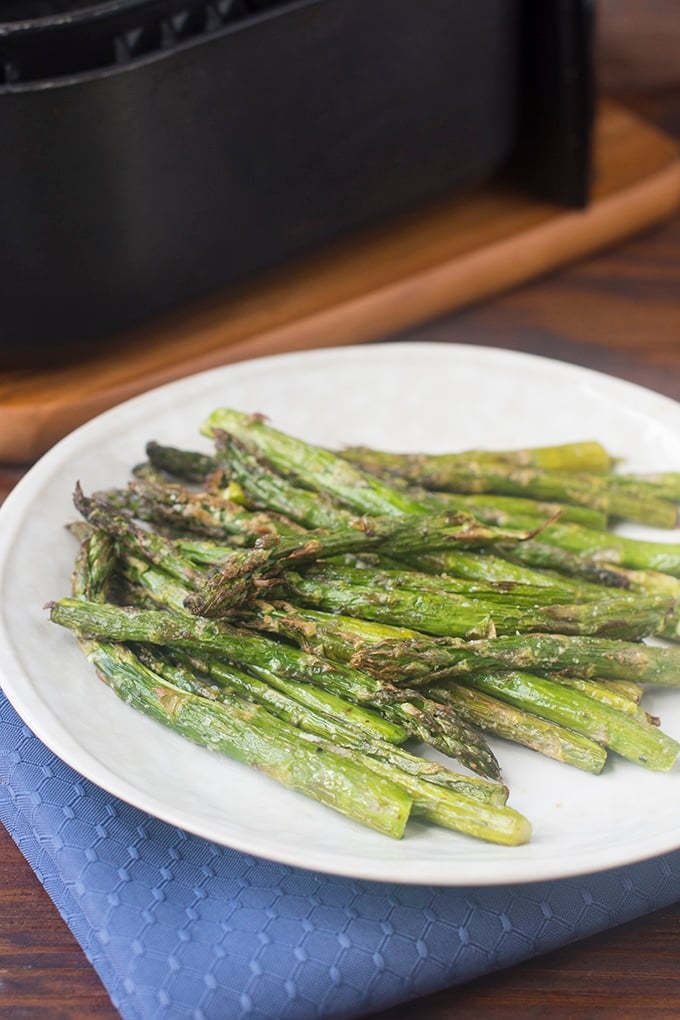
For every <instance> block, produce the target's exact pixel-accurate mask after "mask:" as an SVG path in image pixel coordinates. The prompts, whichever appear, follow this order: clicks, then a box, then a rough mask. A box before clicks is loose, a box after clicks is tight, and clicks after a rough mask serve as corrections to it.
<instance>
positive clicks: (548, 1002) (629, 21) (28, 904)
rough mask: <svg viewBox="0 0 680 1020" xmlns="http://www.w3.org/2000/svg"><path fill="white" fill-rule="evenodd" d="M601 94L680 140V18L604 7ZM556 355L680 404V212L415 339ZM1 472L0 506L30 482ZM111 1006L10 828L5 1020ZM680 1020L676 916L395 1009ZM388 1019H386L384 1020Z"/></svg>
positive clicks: (675, 13) (106, 1011) (0, 1001)
mask: <svg viewBox="0 0 680 1020" xmlns="http://www.w3.org/2000/svg"><path fill="white" fill-rule="evenodd" d="M600 17H601V23H602V24H601V56H600V64H601V72H602V82H603V87H604V88H605V89H606V90H607V91H608V92H609V93H610V94H613V95H615V96H616V97H617V98H619V99H622V100H624V101H625V102H627V103H628V105H629V106H630V107H632V108H634V109H636V110H637V111H638V112H640V113H642V114H643V115H645V116H646V117H647V118H648V119H650V120H651V121H654V122H655V123H657V124H658V125H659V126H660V127H662V128H663V129H664V130H666V131H667V132H668V133H670V134H673V135H675V136H676V137H678V139H680V10H677V8H676V5H674V4H673V3H668V2H667V0H602V4H601V9H600ZM415 337H418V338H421V339H428V340H440V341H448V342H456V343H474V344H490V345H494V346H498V347H512V348H516V349H518V350H523V351H529V352H532V353H537V354H543V355H548V356H550V357H555V358H560V359H562V360H564V361H568V362H573V363H576V364H579V365H586V366H589V367H592V368H596V369H599V370H602V371H605V372H609V373H610V374H612V375H615V376H620V377H623V378H626V379H631V380H633V381H636V382H639V383H641V384H643V385H645V386H648V387H650V388H651V389H654V390H657V391H658V392H660V393H664V394H666V395H668V396H670V397H673V398H675V399H680V212H679V213H678V214H677V215H676V216H675V217H674V218H673V219H672V220H671V221H669V222H667V223H665V224H664V225H662V226H660V227H657V228H655V229H654V230H652V231H650V232H649V233H647V234H646V235H644V236H641V237H637V238H636V239H634V240H631V241H629V242H628V243H625V244H622V245H619V246H617V247H616V248H614V249H612V250H611V251H608V252H605V253H603V254H600V255H598V256H596V257H593V258H590V259H588V260H586V261H584V262H581V263H579V264H578V265H575V266H573V267H570V268H568V269H565V270H562V271H561V272H559V273H556V274H554V275H552V276H550V277H548V278H545V279H542V280H540V281H538V282H536V283H533V284H531V285H529V286H525V287H522V288H521V289H518V290H516V291H514V292H512V293H510V294H507V295H505V296H502V297H499V298H497V299H495V300H492V301H488V302H486V303H484V304H483V305H481V306H479V307H475V308H473V309H470V310H468V311H466V312H463V313H459V314H457V315H455V316H451V317H448V318H447V319H445V320H442V321H439V322H436V323H432V324H429V325H427V326H423V327H422V328H420V329H419V330H417V331H415V332H412V333H411V334H410V338H415ZM21 474H22V470H21V469H19V468H15V467H12V468H3V467H2V466H0V499H1V498H3V497H4V496H5V495H6V494H7V493H8V492H9V491H10V490H11V488H12V487H13V485H15V484H16V482H17V481H18V480H19V478H20V477H21ZM117 1015H118V1014H117V1012H116V1011H115V1010H114V1009H113V1007H112V1005H111V1003H110V1000H109V998H108V995H107V994H106V992H105V991H104V989H103V988H102V986H101V984H100V982H99V979H98V977H97V975H96V974H95V972H94V971H93V970H92V968H91V967H90V965H89V964H88V962H87V960H86V959H85V957H84V955H83V953H82V951H81V950H80V948H79V946H78V945H77V943H76V942H75V940H74V939H73V937H72V936H71V934H70V932H69V931H68V929H67V928H66V926H65V925H64V923H63V922H62V920H61V918H60V917H59V915H58V913H57V911H56V909H55V908H54V906H53V905H52V903H51V901H50V900H49V898H48V896H47V894H46V893H45V892H44V891H43V889H42V887H41V886H40V884H39V883H38V880H37V879H36V878H35V876H34V875H33V873H32V871H31V869H30V868H29V866H28V865H27V863H26V862H25V860H24V859H23V857H22V856H21V854H20V853H19V851H18V850H17V849H16V847H15V845H14V843H13V842H12V840H11V839H10V837H9V836H8V835H7V833H6V832H5V831H4V829H1V827H0V1016H2V1017H3V1018H5V1020H20V1018H21V1020H24V1018H26V1020H29V1018H34V1017H49V1018H50V1020H114V1018H115V1017H117ZM478 1015H483V1016H484V1017H485V1018H486V1020H493V1018H499V1017H515V1016H522V1017H523V1018H525V1020H528V1018H532V1017H545V1016H546V1015H550V1016H552V1017H554V1018H555V1020H566V1018H572V1017H573V1018H576V1017H587V1018H588V1020H593V1018H596V1020H639V1018H640V1017H642V1016H645V1017H653V1018H662V1017H668V1018H677V1017H678V1016H679V1015H680V904H679V905H678V906H677V907H673V908H670V909H667V910H663V911H660V912H658V913H656V914H652V915H650V916H647V917H645V918H643V919H640V920H638V921H636V922H633V923H630V924H627V925H623V926H621V927H620V928H617V929H614V930H610V931H608V932H606V933H605V934H602V935H599V936H597V937H594V938H591V939H588V940H587V941H583V942H580V943H577V944H576V945H574V946H571V947H568V948H565V949H562V950H560V951H557V952H553V953H550V954H549V955H546V956H544V957H541V958H539V959H536V960H533V961H530V962H527V963H525V964H522V965H519V966H516V967H513V968H511V969H509V970H505V971H502V972H500V973H499V974H496V975H493V976H490V977H487V978H485V979H483V980H479V981H476V982H474V983H471V984H468V985H466V986H464V987H462V988H457V989H455V990H453V991H450V992H442V993H440V994H437V995H433V996H430V997H428V998H427V999H423V1000H420V1001H419V1002H418V1003H411V1004H409V1005H406V1006H404V1007H402V1008H401V1009H396V1010H390V1011H389V1020H407V1018H412V1017H414V1016H420V1017H428V1018H429V1020H453V1017H454V1016H455V1017H456V1020H460V1018H465V1017H476V1016H478ZM387 1017H388V1014H383V1018H384V1020H387Z"/></svg>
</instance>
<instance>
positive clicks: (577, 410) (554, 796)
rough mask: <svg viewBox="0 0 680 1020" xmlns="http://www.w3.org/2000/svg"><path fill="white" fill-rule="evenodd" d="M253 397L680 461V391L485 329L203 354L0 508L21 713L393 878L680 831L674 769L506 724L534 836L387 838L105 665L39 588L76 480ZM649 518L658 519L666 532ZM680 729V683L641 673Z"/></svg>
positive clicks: (326, 427) (679, 780)
mask: <svg viewBox="0 0 680 1020" xmlns="http://www.w3.org/2000/svg"><path fill="white" fill-rule="evenodd" d="M219 405H230V406H233V407H236V408H239V409H241V410H245V411H261V412H264V413H266V414H268V415H269V416H270V418H271V419H272V421H273V423H274V424H275V425H277V426H278V427H280V428H283V429H286V430H289V431H291V432H293V433H296V434H299V435H301V436H304V437H306V438H309V439H311V440H313V441H316V442H318V443H322V444H331V445H342V444H347V443H370V444H374V445H383V446H385V447H390V448H392V449H397V450H398V449H409V448H410V449H412V450H417V449H431V450H445V449H447V448H448V449H461V448H466V447H475V446H476V447H479V446H484V445H489V446H495V447H499V446H503V447H511V446H519V445H537V444H546V443H552V442H558V441H566V440H575V439H586V438H596V439H599V440H601V441H602V442H603V443H604V444H605V445H606V446H608V447H609V448H610V449H611V450H612V451H614V452H615V453H617V454H619V455H622V456H625V457H626V466H627V467H629V468H630V469H634V470H644V469H649V470H652V469H657V468H678V467H679V466H680V408H679V406H678V405H677V404H675V403H674V402H672V401H670V400H668V399H665V398H663V397H660V396H658V395H656V394H654V393H651V392H649V391H646V390H644V389H641V388H639V387H636V386H633V385H631V384H628V383H624V382H621V381H618V380H615V379H612V378H609V377H607V376H604V375H601V374H598V373H594V372H591V371H586V370H583V369H580V368H576V367H573V366H568V365H564V364H561V363H559V362H556V361H550V360H547V359H542V358H536V357H533V356H528V355H523V354H517V353H513V352H507V351H500V350H494V349H490V348H475V347H468V346H454V345H450V346H449V345H438V344H383V345H375V346H363V347H356V348H341V349H336V350H320V351H314V352H311V353H304V354H290V355H283V356H279V357H274V358H264V359H260V360H256V361H251V362H245V363H241V364H238V365H236V366H230V367H225V368H222V369H217V370H213V371H210V372H206V373H203V374H200V375H197V376H194V377H191V378H188V379H185V380H182V381H180V382H177V383H173V384H171V385H169V386H165V387H162V388H160V389H157V390H155V391H153V392H151V393H148V394H146V395H144V396H142V397H138V398H136V399H134V400H131V401H128V402H127V403H125V404H123V405H121V406H120V407H117V408H115V409H113V410H111V411H109V412H107V413H106V414H103V415H101V416H100V417H98V418H97V419H95V420H94V421H92V422H90V423H89V424H87V425H85V426H83V427H82V428H80V429H78V430H77V431H75V432H74V433H72V434H71V435H70V436H68V437H67V438H66V439H64V440H63V441H62V442H60V443H59V444H58V445H57V446H55V447H54V448H53V449H52V450H51V451H50V452H49V453H48V454H46V455H45V456H44V457H43V458H42V460H41V461H40V462H39V463H38V464H37V465H36V466H35V467H34V468H33V469H32V470H31V471H30V472H29V473H28V474H27V475H26V476H25V478H24V479H23V480H22V481H21V483H20V484H19V485H18V486H17V487H16V489H15V490H14V491H13V492H12V493H11V495H10V496H9V498H8V499H7V501H6V502H5V504H4V506H3V507H2V510H1V511H0V607H1V608H0V663H1V665H0V675H1V678H2V686H3V688H4V690H5V692H6V694H7V697H8V698H9V699H10V701H11V702H12V703H13V705H14V706H15V708H16V709H17V711H18V712H19V714H20V715H21V716H22V718H23V719H24V721H25V722H26V723H27V724H28V725H29V726H30V727H31V728H32V729H33V731H34V732H35V733H36V735H37V736H38V737H39V738H40V739H41V740H42V741H44V743H45V744H47V745H48V747H50V748H51V749H52V751H54V753H55V754H57V755H58V756H59V757H60V758H62V759H63V760H64V761H66V762H67V763H68V764H69V765H71V766H73V768H75V769H76V770H77V771H78V772H80V773H81V774H83V775H84V776H87V777H88V778H89V779H91V780H93V781H94V782H95V783H97V784H99V786H101V787H103V788H104V789H106V790H108V791H109V792H111V793H112V794H114V795H116V796H118V797H121V798H122V799H123V800H125V801H128V802H130V803H131V804H134V805H136V806H137V807H139V808H141V809H143V810H144V811H147V812H149V813H150V814H152V815H155V816H157V817H159V818H161V819H164V820H165V821H167V822H170V823H172V824H174V825H177V826H180V827H182V828H184V829H186V830H189V831H191V832H194V833H197V834H199V835H201V836H204V837H206V838H208V839H211V840H214V841H216V842H218V843H220V844H224V845H226V846H230V847H234V848H236V849H239V850H242V851H245V852H249V853H253V854H257V855H260V856H262V857H265V858H269V859H272V860H277V861H281V862H286V863H289V864H293V865H298V866H300V867H304V868H311V869H315V870H319V871H324V872H329V873H335V874H341V875H348V876H355V877H359V878H366V879H377V880H384V881H396V882H408V883H425V884H440V885H488V884H497V883H512V882H525V881H538V880H540V879H551V878H558V877H565V876H570V875H575V874H582V873H585V872H590V871H596V870H600V869H604V868H608V867H613V866H616V865H623V864H626V863H629V862H632V861H636V860H640V859H644V858H647V857H650V856H653V855H656V854H660V853H662V852H666V851H670V850H673V849H675V848H677V847H680V808H679V807H678V805H679V804H680V770H679V768H678V766H677V765H676V767H675V768H674V769H673V770H672V772H670V773H668V774H663V775H661V774H651V773H648V772H645V771H644V770H643V769H640V768H636V767H634V766H633V765H630V764H628V763H627V762H624V761H622V760H616V761H614V760H612V762H611V763H610V764H608V765H607V768H606V771H605V773H603V775H601V776H599V777H593V776H589V775H583V774H581V773H579V772H578V771H577V770H575V769H571V768H569V767H567V766H565V765H560V764H557V763H555V762H551V761H548V760H546V759H543V758H540V757H539V756H538V755H536V754H534V753H532V752H530V751H524V750H522V749H520V748H514V747H512V746H511V745H501V744H496V745H495V747H496V750H497V753H498V754H499V756H500V759H501V763H502V765H503V769H504V775H505V779H506V781H507V782H508V784H509V786H510V789H511V800H510V803H511V804H512V805H513V806H514V807H516V808H517V809H519V810H520V811H522V812H524V813H525V814H526V815H528V816H529V818H530V819H531V820H532V822H533V826H534V833H533V838H532V840H531V842H530V843H529V844H528V845H527V846H523V847H518V848H510V849H509V848H504V847H496V846H492V845H488V844H484V843H481V842H479V841H476V840H472V839H469V838H467V837H464V836H461V835H458V834H456V833H452V832H449V831H445V830H443V829H434V828H428V827H426V826H424V825H421V824H418V823H417V822H410V823H409V826H408V829H407V835H406V836H405V838H404V839H403V840H401V841H398V842H397V841H393V840H390V839H389V838H388V837H386V836H381V835H378V834H375V833H373V832H371V831H369V830H367V829H364V828H362V827H361V826H359V825H358V824H354V823H352V822H350V821H347V820H346V819H344V818H343V817H341V816H340V815H337V814H336V813H335V812H333V811H331V810H329V809H327V808H324V807H322V806H320V805H317V804H315V803H313V802H312V801H310V800H307V799H306V798H305V797H303V796H302V795H299V794H295V793H293V792H291V791H288V790H285V789H283V788H282V787H279V786H277V785H275V784H274V783H273V782H272V781H270V780H269V779H267V778H265V777H263V776H260V775H259V774H257V773H256V772H254V771H252V770H250V769H248V768H246V767H244V766H241V765H239V764H237V763H234V762H231V761H228V760H222V759H221V758H218V757H217V756H216V755H214V754H210V753H209V752H207V751H203V750H202V749H199V748H196V747H194V746H193V745H191V744H189V743H188V742H185V741H184V740H182V739H181V738H179V737H177V736H176V735H175V734H173V733H171V732H170V731H168V730H165V729H164V728H163V727H162V726H160V725H157V724H156V723H154V722H152V721H150V720H149V719H147V718H145V717H142V716H141V715H138V714H137V713H136V712H135V711H133V710H132V709H130V708H129V707H127V706H126V705H124V704H123V703H122V702H120V701H119V700H118V699H117V698H116V696H115V695H114V694H113V693H112V692H111V691H110V690H109V689H108V688H107V687H105V686H104V685H103V684H101V683H99V682H97V681H96V680H95V679H94V675H93V672H92V670H91V669H90V667H89V665H88V664H87V663H86V662H85V661H84V660H83V658H82V657H81V654H80V652H79V650H78V648H77V646H76V643H75V642H74V640H73V638H72V637H71V635H70V634H69V633H68V632H67V631H65V630H62V629H61V628H59V627H57V626H54V625H53V624H51V623H50V622H49V621H48V619H47V613H46V612H45V611H44V609H43V608H42V607H43V606H44V604H45V602H46V601H47V600H48V599H53V598H59V597H61V596H62V595H65V594H68V591H69V574H70V571H71V567H72V564H73V559H74V554H75V543H74V540H73V539H72V538H71V537H70V536H69V535H68V534H67V532H66V531H65V530H64V527H63V526H64V524H65V522H67V521H68V520H70V519H72V518H73V516H74V514H73V511H72V507H71V493H72V491H73V487H74V483H75V482H76V480H80V482H81V483H82V485H83V487H84V489H85V491H86V492H90V491H92V490H94V489H97V488H101V487H106V486H110V485H116V484H124V483H125V482H126V480H127V479H128V477H129V470H130V467H131V466H132V465H133V464H134V463H136V462H138V461H139V460H141V459H143V456H144V445H145V443H146V441H147V440H149V439H157V440H159V441H161V442H166V443H175V444H179V445H183V446H185V447H193V448H205V449H209V444H208V443H207V442H206V441H205V440H203V439H201V438H200V437H199V436H198V431H197V430H198V425H199V424H200V422H201V421H202V420H203V419H204V418H205V417H206V416H207V415H208V413H209V412H210V411H211V410H212V409H213V408H214V407H216V406H219ZM654 537H658V535H656V533H655V534H654ZM648 703H649V705H650V706H651V709H652V710H653V711H656V712H657V713H658V714H660V715H661V717H662V721H663V726H664V729H665V730H666V731H667V732H669V733H670V734H672V735H674V736H675V737H678V738H680V691H678V692H677V693H673V692H668V691H659V692H650V695H649V701H648Z"/></svg>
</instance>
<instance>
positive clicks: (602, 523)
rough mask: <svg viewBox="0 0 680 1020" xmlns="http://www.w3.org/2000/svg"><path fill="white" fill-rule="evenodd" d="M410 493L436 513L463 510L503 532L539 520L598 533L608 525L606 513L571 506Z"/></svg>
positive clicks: (484, 496) (486, 496)
mask: <svg viewBox="0 0 680 1020" xmlns="http://www.w3.org/2000/svg"><path fill="white" fill-rule="evenodd" d="M409 492H411V493H412V495H413V496H414V498H416V499H420V500H421V501H422V502H423V503H426V504H427V506H431V507H432V509H433V510H436V509H439V510H441V509H443V508H447V509H449V510H464V511H465V512H466V513H469V514H472V516H473V517H476V518H477V519H478V520H480V521H485V522H486V523H487V524H495V525H496V526H498V527H503V528H527V527H531V526H532V522H533V523H534V524H535V519H536V518H539V519H540V520H543V521H547V520H552V519H553V518H555V519H556V518H559V519H560V520H561V521H569V522H571V523H573V524H581V525H583V527H585V528H592V529H593V530H595V531H604V530H605V528H606V527H607V524H608V517H607V514H606V513H604V511H602V510H597V509H594V508H593V507H588V506H577V505H573V504H570V503H555V502H551V503H548V502H546V501H545V500H538V499H531V498H529V497H525V496H501V495H498V493H493V494H487V493H475V494H469V493H453V492H431V491H428V490H425V489H423V490H421V489H416V490H414V489H409Z"/></svg>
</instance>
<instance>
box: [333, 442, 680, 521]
mask: <svg viewBox="0 0 680 1020" xmlns="http://www.w3.org/2000/svg"><path fill="white" fill-rule="evenodd" d="M352 463H353V464H354V465H355V466H356V465H357V463H358V462H357V459H356V457H354V458H353V459H352ZM359 463H360V466H361V468H363V469H364V470H366V471H369V470H371V469H372V470H374V471H377V475H376V477H385V476H386V473H387V477H389V474H390V473H391V474H392V475H396V476H398V477H401V478H404V479H406V480H407V481H409V482H411V483H413V484H415V485H420V486H422V487H423V488H425V489H433V490H435V491H442V492H458V493H497V494H498V495H505V496H530V497H531V498H533V499H537V500H548V501H555V502H558V503H574V504H576V505H578V506H586V507H592V508H593V509H595V510H600V511H602V512H604V513H606V514H607V515H610V516H612V517H620V518H624V519H627V520H633V521H638V522H640V523H642V524H649V525H652V526H654V527H659V528H674V527H676V526H677V524H678V513H677V508H676V507H675V505H674V504H673V503H672V502H671V501H670V500H666V499H662V498H660V497H659V496H658V495H657V494H656V492H654V491H653V490H650V488H648V487H647V486H645V485H644V484H643V483H642V482H638V483H637V484H636V483H634V482H632V481H630V482H629V484H628V485H626V486H622V485H620V484H612V483H611V482H610V479H609V476H606V475H595V474H584V473H580V474H575V473H566V472H565V473H558V472H550V471H545V470H542V469H539V468H531V467H517V466H515V465H509V466H508V465H507V464H503V463H501V462H498V461H496V462H491V461H476V462H475V461H472V460H467V461H464V462H463V461H460V460H452V459H451V458H446V456H444V457H442V456H438V455H426V454H414V455H408V454H404V455H401V456H400V455H394V454H392V455H385V454H376V453H374V454H373V456H372V458H371V460H370V461H368V460H363V461H361V462H359ZM387 465H389V467H388V466H387Z"/></svg>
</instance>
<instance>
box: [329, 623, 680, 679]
mask: <svg viewBox="0 0 680 1020" xmlns="http://www.w3.org/2000/svg"><path fill="white" fill-rule="evenodd" d="M349 661H350V662H351V663H352V665H353V666H354V667H355V668H357V669H359V670H361V671H365V672H370V673H371V674H372V675H374V676H377V677H380V678H381V679H383V680H384V681H385V682H391V683H399V682H401V683H405V684H409V685H413V684H417V683H418V682H419V681H420V682H427V681H428V680H430V679H431V678H433V677H434V678H438V677H445V676H466V675H467V674H469V673H471V672H474V671H477V670H480V669H483V670H490V669H493V668H494V666H496V667H497V666H498V665H501V666H505V667H506V668H510V669H520V670H528V671H530V672H541V673H554V672H561V673H565V674H567V675H577V676H580V677H583V678H585V679H593V678H598V679H599V678H608V679H612V680H624V681H634V682H636V683H642V684H658V685H659V686H664V687H676V686H679V685H680V648H677V647H666V646H660V645H659V646H657V645H648V644H642V643H638V642H629V641H623V640H615V639H610V638H603V637H590V636H576V637H574V636H565V635H561V634H521V635H516V634H515V635H513V634H510V635H507V636H504V637H496V638H493V639H490V640H479V641H457V640H450V639H432V638H429V639H428V638H425V637H423V636H419V637H418V638H411V639H407V640H404V641H402V642H399V641H385V642H383V643H382V644H379V643H374V644H373V645H371V646H365V647H364V648H362V649H357V650H356V651H355V653H354V655H353V656H352V658H351V659H350V660H349Z"/></svg>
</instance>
